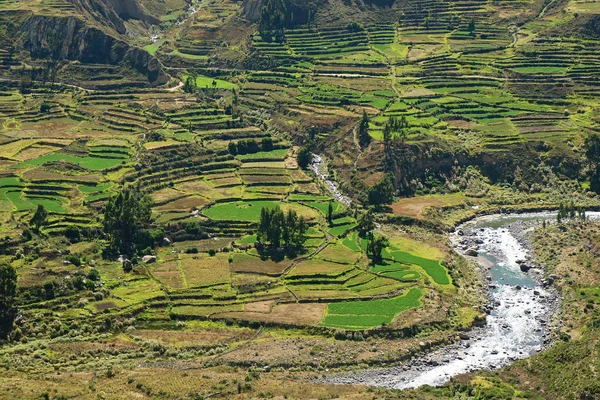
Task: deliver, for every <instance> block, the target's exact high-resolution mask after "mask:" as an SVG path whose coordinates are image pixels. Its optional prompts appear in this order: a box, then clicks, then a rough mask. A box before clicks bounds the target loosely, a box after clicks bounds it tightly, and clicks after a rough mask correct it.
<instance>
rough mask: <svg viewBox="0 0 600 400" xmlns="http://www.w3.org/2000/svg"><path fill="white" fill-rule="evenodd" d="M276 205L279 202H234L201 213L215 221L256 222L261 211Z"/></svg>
mask: <svg viewBox="0 0 600 400" xmlns="http://www.w3.org/2000/svg"><path fill="white" fill-rule="evenodd" d="M278 205H279V202H277V201H271V200H255V201H236V202H229V203H217V204H215V205H213V206H210V207H209V208H207V209H205V210H203V211H202V213H203V214H204V215H206V216H207V217H209V218H212V219H215V220H225V221H251V222H258V221H259V220H260V212H261V209H263V208H275V207H277V206H278Z"/></svg>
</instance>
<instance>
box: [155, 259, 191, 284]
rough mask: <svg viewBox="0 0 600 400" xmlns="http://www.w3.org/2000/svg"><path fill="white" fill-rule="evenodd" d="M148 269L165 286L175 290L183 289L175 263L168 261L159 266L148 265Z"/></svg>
mask: <svg viewBox="0 0 600 400" xmlns="http://www.w3.org/2000/svg"><path fill="white" fill-rule="evenodd" d="M149 269H150V270H151V271H152V274H153V275H154V276H156V278H157V279H158V280H160V281H161V282H162V283H164V284H165V285H169V286H171V287H172V288H175V289H181V288H183V287H184V282H183V279H182V277H181V273H180V272H179V268H178V266H177V261H169V262H165V263H160V264H150V266H149Z"/></svg>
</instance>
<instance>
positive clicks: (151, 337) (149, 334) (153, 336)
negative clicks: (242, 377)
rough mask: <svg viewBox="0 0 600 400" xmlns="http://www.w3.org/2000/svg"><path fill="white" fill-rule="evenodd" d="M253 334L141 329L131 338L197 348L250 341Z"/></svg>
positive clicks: (209, 330)
mask: <svg viewBox="0 0 600 400" xmlns="http://www.w3.org/2000/svg"><path fill="white" fill-rule="evenodd" d="M253 333H254V332H253V331H252V330H250V329H235V330H234V329H217V328H203V329H198V330H185V331H165V330H155V329H139V330H135V331H133V332H131V336H133V337H138V338H141V339H143V340H148V341H154V342H158V343H161V344H164V345H167V346H175V347H197V346H210V345H214V344H222V343H231V342H235V341H238V340H248V339H250V338H251V337H252V335H253Z"/></svg>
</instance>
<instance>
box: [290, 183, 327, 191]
mask: <svg viewBox="0 0 600 400" xmlns="http://www.w3.org/2000/svg"><path fill="white" fill-rule="evenodd" d="M296 187H297V188H298V191H299V192H302V193H309V194H320V193H321V191H320V190H319V187H318V186H317V185H316V184H315V183H299V184H297V185H296Z"/></svg>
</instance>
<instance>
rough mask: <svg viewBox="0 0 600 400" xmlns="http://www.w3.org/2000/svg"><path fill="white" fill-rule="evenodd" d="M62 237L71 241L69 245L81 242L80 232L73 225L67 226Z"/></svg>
mask: <svg viewBox="0 0 600 400" xmlns="http://www.w3.org/2000/svg"><path fill="white" fill-rule="evenodd" d="M64 235H65V237H66V238H67V239H69V240H70V241H71V243H76V242H79V240H81V230H80V229H79V227H77V226H75V225H69V226H68V227H67V228H66V229H65V233H64Z"/></svg>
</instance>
